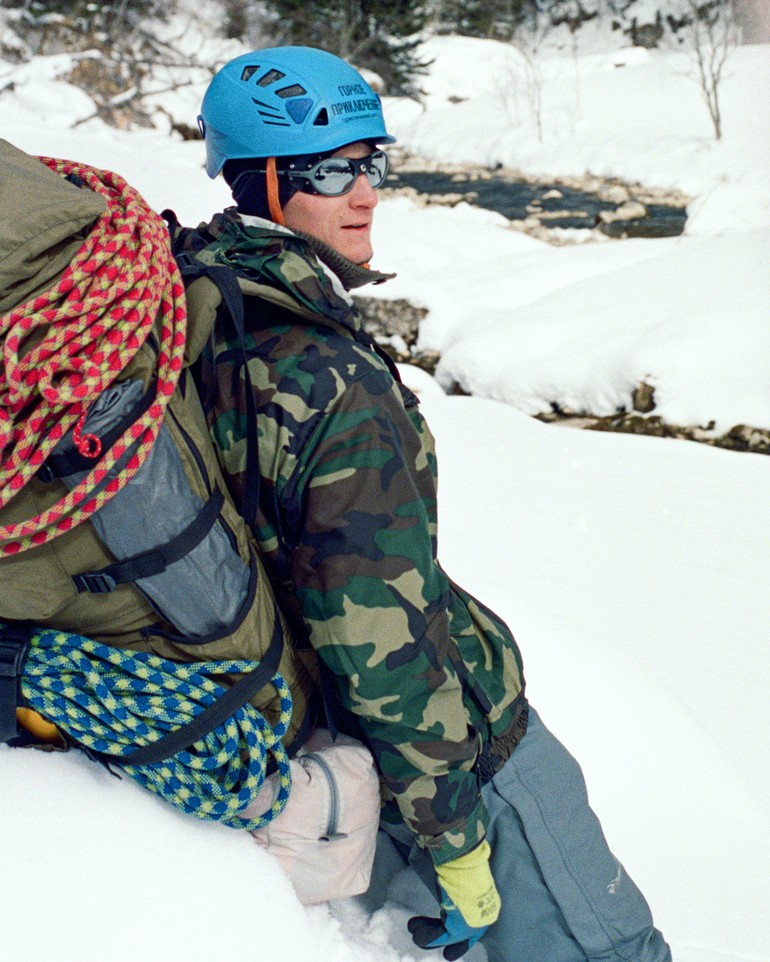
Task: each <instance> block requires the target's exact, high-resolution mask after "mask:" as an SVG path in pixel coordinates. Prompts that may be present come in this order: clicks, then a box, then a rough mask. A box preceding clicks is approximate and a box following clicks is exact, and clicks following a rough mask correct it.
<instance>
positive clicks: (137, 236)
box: [0, 157, 187, 555]
mask: <svg viewBox="0 0 770 962" xmlns="http://www.w3.org/2000/svg"><path fill="white" fill-rule="evenodd" d="M40 160H41V161H42V162H43V163H44V164H46V165H47V166H48V167H50V169H51V170H53V171H55V172H57V173H60V174H62V175H65V176H66V175H69V174H76V175H77V176H78V177H79V178H80V179H81V180H82V181H83V182H84V183H85V184H86V185H87V187H89V188H90V189H91V190H93V191H95V192H96V193H99V194H101V195H102V196H103V197H105V199H106V201H107V209H106V210H105V212H104V213H103V214H102V216H101V217H100V218H99V219H98V220H97V221H96V223H95V224H94V226H93V228H92V229H91V231H90V232H89V234H88V236H87V238H86V239H85V241H84V243H83V245H82V247H81V248H80V250H79V251H78V253H77V254H76V255H75V257H74V258H73V260H72V262H71V263H70V265H69V266H68V267H67V269H66V270H65V271H64V273H63V274H62V276H61V277H60V278H59V280H58V282H57V283H56V284H55V285H54V286H53V287H52V288H50V289H49V290H47V291H45V292H44V293H42V294H39V295H37V296H35V297H33V298H31V299H30V300H28V301H26V302H25V303H23V304H20V305H18V306H17V307H15V308H13V309H12V310H11V311H10V312H9V313H7V314H5V315H4V316H2V317H0V343H2V350H3V357H2V362H1V363H0V411H1V412H2V416H0V508H2V507H4V506H5V505H6V504H7V503H8V502H9V501H10V500H11V498H13V496H14V495H15V494H17V493H18V492H19V491H20V490H21V489H22V488H23V487H24V486H25V485H26V484H27V483H28V482H29V481H30V480H31V478H32V477H33V476H34V475H35V473H36V472H37V471H38V469H39V468H40V466H41V465H42V464H43V462H44V461H45V459H46V458H47V457H48V455H49V454H50V453H51V451H52V450H53V449H54V447H55V446H56V445H57V444H58V442H59V441H60V440H61V439H62V438H63V437H64V435H65V434H66V433H67V432H68V431H69V430H70V428H72V427H73V426H77V429H78V431H80V430H81V429H82V425H83V421H84V419H85V416H86V414H87V412H88V408H89V406H90V404H91V403H92V402H93V401H94V400H95V399H96V398H97V397H98V396H99V394H100V393H101V392H102V391H103V390H105V389H106V388H107V387H109V386H110V385H111V384H112V383H113V382H114V381H116V380H117V379H118V377H119V376H120V374H121V373H122V371H124V370H125V368H126V366H127V365H128V364H129V362H130V361H131V360H132V358H133V357H134V356H135V355H136V354H137V352H138V351H139V349H140V348H141V347H142V345H143V344H144V342H145V341H146V340H147V337H148V336H149V334H150V332H151V331H152V330H153V327H155V329H156V330H157V331H158V341H159V345H158V365H157V378H158V389H157V396H156V400H155V402H154V403H153V404H152V406H151V407H150V408H149V409H148V410H147V411H146V412H145V413H144V414H143V415H142V416H141V417H140V418H138V419H137V421H136V422H135V423H134V424H132V425H131V426H130V427H129V428H128V429H127V430H126V431H125V432H124V433H123V435H122V436H121V437H120V438H119V439H118V440H117V441H116V442H115V444H114V445H113V446H112V448H111V449H110V450H109V451H108V452H107V453H106V454H105V455H104V457H103V458H101V459H100V460H98V461H96V462H95V464H94V467H93V469H92V470H91V471H90V472H89V473H88V475H87V476H86V477H85V478H84V479H83V480H82V481H81V482H80V483H79V484H78V485H77V487H75V488H73V489H72V491H70V492H68V493H67V495H65V496H64V497H62V498H61V500H60V501H59V502H58V503H57V504H55V505H54V506H53V507H51V508H49V509H48V510H46V511H44V512H43V513H42V514H40V515H38V516H37V517H34V518H30V519H28V520H25V521H22V522H19V523H17V524H12V525H7V526H5V527H2V528H0V554H3V555H13V554H17V553H19V552H21V551H25V550H27V549H28V548H31V547H34V546H35V545H40V544H45V543H46V542H48V541H51V540H53V539H54V538H56V537H58V536H59V535H61V534H64V533H65V532H66V531H69V530H70V529H72V528H73V527H75V526H76V525H78V524H80V523H81V522H82V521H84V520H86V519H87V518H89V517H90V516H91V515H92V514H93V513H94V512H95V511H97V510H98V509H99V508H100V507H101V506H102V505H103V504H104V503H105V502H106V501H108V500H109V499H110V498H111V497H113V496H114V495H115V494H117V493H118V491H120V490H121V488H123V486H124V485H125V484H127V483H128V481H129V480H130V479H131V478H132V477H133V475H134V474H136V472H137V470H138V469H139V467H140V466H141V464H142V463H143V462H144V460H145V459H146V458H147V455H148V454H149V452H150V449H151V448H152V445H153V444H154V443H155V439H156V437H157V434H158V430H159V428H160V425H161V422H162V420H163V416H164V413H165V409H166V407H167V405H168V402H169V400H170V398H171V395H172V394H173V392H174V389H175V387H176V384H177V381H178V379H179V375H180V373H181V370H182V366H183V359H184V346H185V338H186V320H187V313H186V307H185V300H184V285H183V283H182V279H181V277H180V275H179V270H178V268H177V266H176V262H175V261H174V258H173V255H172V253H171V247H170V242H169V237H168V231H167V229H166V225H165V222H164V221H163V220H162V219H161V218H160V217H159V216H158V215H157V214H156V213H155V212H154V211H152V210H151V209H150V208H149V207H148V206H147V204H146V203H145V201H144V200H143V198H142V197H141V196H140V195H139V193H138V192H137V191H136V190H134V189H133V188H132V187H130V186H129V185H128V184H127V183H126V181H125V180H123V178H122V177H120V176H118V175H117V174H114V173H112V172H111V171H100V170H96V169H94V168H92V167H87V166H85V165H83V164H76V163H72V162H70V161H65V160H56V159H54V158H50V157H41V158H40ZM156 320H157V323H156ZM30 345H33V346H32V347H30ZM81 440H82V442H83V444H84V445H86V447H87V449H88V452H89V454H88V456H91V457H94V458H98V457H99V453H100V452H99V450H98V448H97V446H95V445H94V440H98V439H94V440H92V436H89V435H86V436H85V437H83V438H82V439H81ZM132 445H135V446H136V447H135V450H134V452H133V456H132V457H131V458H130V459H129V461H128V464H127V466H126V467H125V468H124V469H121V471H120V472H119V473H118V476H117V477H114V478H111V477H110V471H111V469H112V468H113V467H114V466H115V465H116V464H117V463H118V461H119V460H120V459H121V458H122V456H123V455H124V454H125V452H126V451H127V450H128V449H129V448H130V447H132Z"/></svg>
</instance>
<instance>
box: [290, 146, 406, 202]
mask: <svg viewBox="0 0 770 962" xmlns="http://www.w3.org/2000/svg"><path fill="white" fill-rule="evenodd" d="M279 173H281V174H284V175H285V176H287V177H290V178H291V179H292V181H295V185H294V186H296V187H297V188H298V189H299V190H302V191H305V192H306V193H310V194H323V195H324V196H326V197H340V196H341V195H342V194H347V193H348V192H349V191H351V190H352V189H353V185H354V184H355V182H356V180H358V178H359V177H360V176H361V174H365V175H366V179H367V180H368V181H369V184H370V186H372V187H374V188H375V189H376V188H377V187H381V186H382V184H383V183H384V182H385V178H386V177H387V174H388V155H387V154H386V153H385V151H384V150H375V151H374V152H373V153H371V154H369V156H368V157H361V158H360V159H358V158H356V159H353V158H351V157H324V159H323V160H319V161H318V162H317V163H315V164H313V165H312V167H309V168H308V169H307V170H303V171H299V170H286V171H279ZM296 181H299V183H296Z"/></svg>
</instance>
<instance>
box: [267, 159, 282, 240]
mask: <svg viewBox="0 0 770 962" xmlns="http://www.w3.org/2000/svg"><path fill="white" fill-rule="evenodd" d="M265 180H266V182H267V207H268V210H269V211H270V218H271V220H273V222H274V223H276V224H280V225H281V226H282V227H285V226H286V221H285V220H284V218H283V211H282V210H281V200H280V198H279V196H278V172H277V169H276V164H275V157H268V158H267V164H266V165H265Z"/></svg>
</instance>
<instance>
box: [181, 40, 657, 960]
mask: <svg viewBox="0 0 770 962" xmlns="http://www.w3.org/2000/svg"><path fill="white" fill-rule="evenodd" d="M199 123H200V126H201V130H202V132H203V135H204V138H205V143H206V152H207V171H208V173H209V175H210V176H211V177H216V176H217V175H218V174H219V173H220V172H222V173H223V175H224V177H225V179H226V180H227V182H228V184H229V185H230V188H231V190H232V193H233V197H234V199H235V202H236V204H237V209H230V210H228V211H225V212H224V214H221V215H218V216H217V217H215V218H214V220H213V221H212V223H211V224H210V225H209V226H208V228H207V229H206V230H204V231H203V232H202V234H198V235H197V237H196V239H195V241H194V244H195V248H196V252H197V253H196V256H197V257H198V258H199V259H201V260H203V261H205V262H207V263H209V264H220V265H221V264H224V265H229V266H231V267H233V268H234V269H235V270H236V271H237V272H238V274H239V276H240V278H241V279H242V288H243V291H244V294H245V298H244V304H245V328H246V335H247V339H246V349H247V361H246V363H245V364H244V363H243V357H242V355H241V353H240V352H239V351H238V350H237V348H236V347H235V341H233V340H232V339H231V338H230V336H229V331H228V330H227V329H226V328H223V327H222V326H220V327H219V328H218V329H217V330H216V331H215V335H214V338H213V341H212V344H211V345H210V348H209V350H208V352H207V355H206V358H205V361H204V365H203V368H202V374H201V378H202V381H203V393H204V396H205V404H206V406H207V410H208V416H209V423H210V426H211V430H212V436H213V438H214V441H215V444H216V446H217V448H218V450H219V454H220V460H221V464H222V468H223V471H224V473H225V477H226V479H227V481H228V484H229V486H230V488H231V490H232V492H233V494H234V496H235V498H236V501H237V502H238V503H239V504H240V506H241V510H242V511H243V513H244V515H245V516H246V517H247V519H248V520H250V521H251V523H252V527H253V530H254V532H255V535H256V537H257V539H258V540H259V543H260V546H261V549H262V554H263V557H264V559H265V562H266V567H267V570H268V572H269V573H270V577H271V580H272V581H273V583H274V585H275V586H276V589H277V591H278V593H279V596H280V598H281V601H282V603H283V607H284V610H285V611H286V613H287V615H288V617H289V619H290V621H291V622H292V624H293V627H294V629H295V631H296V632H297V635H298V637H300V638H302V639H303V641H304V643H305V645H306V650H305V653H304V654H305V657H306V658H307V660H308V662H309V663H311V664H312V663H314V662H315V661H316V659H317V663H316V664H315V666H314V671H315V673H316V676H317V677H318V678H319V683H320V685H321V688H322V689H323V694H324V703H325V706H326V715H327V721H328V722H329V723H331V724H333V725H335V726H337V727H340V728H346V729H347V730H349V731H350V732H351V733H355V734H357V735H359V737H362V738H363V739H364V741H365V742H366V743H367V744H368V745H369V747H370V749H371V750H372V753H373V755H374V757H375V759H376V762H377V766H378V770H379V772H380V776H381V780H382V790H383V798H384V808H383V826H384V828H385V829H386V830H387V832H388V833H389V835H390V836H391V837H392V838H393V839H395V843H394V844H395V846H396V848H397V850H398V851H399V852H401V853H403V854H404V856H405V857H406V858H408V859H409V861H410V862H411V863H412V864H413V865H414V866H415V868H416V870H417V872H418V873H420V874H422V875H423V877H425V875H426V868H427V869H429V870H430V874H431V876H432V881H433V883H434V885H435V888H436V891H437V892H438V894H439V897H440V906H439V907H437V909H436V911H435V913H434V915H437V916H438V917H433V916H431V915H428V916H421V917H418V918H414V919H412V920H411V922H410V924H409V928H410V931H411V932H412V936H413V939H414V941H415V942H416V943H417V945H419V946H421V947H423V948H433V947H443V949H444V956H445V958H447V959H449V960H451V959H456V958H459V957H460V956H461V955H463V954H464V953H465V952H466V951H467V950H468V948H469V947H470V946H472V945H473V944H474V943H476V942H477V941H479V940H481V941H482V943H483V945H484V947H485V949H486V952H487V955H488V957H489V959H491V960H496V962H514V960H516V962H585V960H587V959H588V960H593V959H597V960H598V959H602V960H621V959H623V960H631V959H633V960H634V962H664V960H667V959H670V952H669V950H668V947H667V946H666V944H665V942H664V940H663V938H662V936H661V935H660V933H659V932H657V930H655V929H654V928H653V925H652V919H651V917H650V913H649V909H648V908H647V905H646V903H645V901H644V899H643V897H642V896H641V894H640V893H639V891H638V889H637V888H636V887H635V886H634V884H633V882H632V881H631V880H630V879H629V878H628V877H627V876H626V875H625V873H624V872H623V870H622V868H621V866H620V863H619V862H617V860H616V859H615V858H614V857H613V856H612V854H611V853H610V851H609V849H608V847H607V844H606V842H605V840H604V837H603V835H602V832H601V828H600V826H599V824H598V822H597V820H596V818H595V816H594V815H593V813H592V812H591V810H590V808H589V807H588V803H587V798H586V793H585V786H584V783H583V779H582V774H581V772H580V769H579V767H578V766H577V764H576V763H575V761H574V760H573V759H572V758H571V757H570V756H569V754H568V753H567V752H566V751H565V750H564V748H563V747H562V746H561V745H560V744H559V743H558V742H557V741H556V740H555V739H554V738H553V736H552V735H550V733H549V732H548V731H547V729H545V728H544V726H543V725H542V723H541V721H540V719H539V718H538V716H537V714H536V713H535V712H534V711H533V710H532V709H531V708H530V707H529V706H528V704H527V701H526V698H525V696H524V680H523V673H522V662H521V656H520V653H519V650H518V647H517V645H516V643H515V641H514V639H513V637H512V635H511V633H510V631H509V629H508V627H507V626H506V625H505V624H504V623H503V622H502V621H501V620H500V619H499V618H498V617H497V616H496V615H495V614H494V613H493V612H491V611H489V610H488V609H486V608H484V607H483V606H482V605H481V604H480V603H479V602H478V601H476V599H474V598H472V597H471V596H470V595H468V594H467V593H466V592H464V591H463V590H462V589H461V588H460V587H458V586H457V585H455V584H453V583H452V582H451V581H450V580H449V578H448V577H447V576H446V574H445V573H444V572H443V570H442V569H441V566H440V564H439V562H438V559H437V555H436V551H437V516H436V459H435V452H434V448H433V441H432V438H431V435H430V433H429V431H428V428H427V425H426V424H425V422H424V420H423V419H422V417H421V414H420V412H419V408H418V404H417V399H416V398H415V397H414V395H413V394H412V393H411V392H410V391H409V390H408V389H406V388H405V387H404V386H403V385H402V384H401V383H400V382H399V380H398V377H397V372H396V371H395V369H394V368H393V366H392V365H389V364H388V362H387V361H386V360H385V359H384V358H383V357H382V356H380V354H379V353H378V352H377V351H376V349H375V347H374V345H373V344H372V342H371V339H370V338H369V337H368V336H367V335H366V334H365V333H364V332H363V331H362V330H361V326H360V318H359V315H358V312H357V310H356V308H355V306H354V304H353V302H352V299H351V297H350V294H349V291H350V290H352V289H354V288H355V287H358V286H361V285H362V284H365V283H370V282H373V283H380V282H382V281H384V280H386V279H387V276H388V275H384V274H380V273H378V272H376V271H372V270H371V269H370V268H369V266H368V262H369V260H370V258H371V256H372V246H371V226H372V220H373V216H374V211H375V207H376V205H377V193H376V190H377V188H378V187H379V186H381V184H382V183H383V182H384V180H385V177H386V174H387V157H386V154H385V153H384V151H382V149H381V146H382V145H383V144H388V143H392V142H393V140H394V138H393V137H391V136H390V135H388V133H387V131H386V129H385V124H384V120H383V117H382V110H381V105H380V102H379V99H378V97H377V96H376V94H375V93H374V92H373V91H372V90H371V88H370V87H369V85H368V84H367V83H366V81H365V80H364V79H363V78H362V77H361V76H360V74H358V73H357V71H355V70H353V68H351V67H350V66H349V65H347V64H345V63H344V62H343V61H341V60H339V59H338V58H336V57H334V56H332V55H330V54H328V53H325V52H324V51H320V50H315V49H311V48H302V47H285V48H273V49H266V50H258V51H254V52H253V53H250V54H247V55H244V56H242V57H239V58H237V59H235V60H234V61H232V62H230V63H229V64H227V65H226V66H225V67H224V68H222V70H221V71H220V72H219V73H218V74H217V75H216V76H215V78H214V79H213V81H212V83H211V85H210V87H209V89H208V91H207V93H206V97H205V99H204V102H203V107H202V111H201V117H200V118H199ZM204 245H205V246H204ZM201 247H202V249H201ZM255 426H256V434H257V436H258V439H259V445H258V463H257V464H256V465H255V464H254V463H251V464H250V457H251V456H250V451H252V450H253V446H252V445H253V437H250V433H253V432H254V430H255ZM250 442H252V443H251V444H250ZM434 872H435V875H433V873H434ZM415 878H416V876H415ZM374 885H375V886H376V885H377V879H376V878H375V882H374Z"/></svg>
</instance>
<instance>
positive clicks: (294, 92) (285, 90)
mask: <svg viewBox="0 0 770 962" xmlns="http://www.w3.org/2000/svg"><path fill="white" fill-rule="evenodd" d="M275 93H276V96H277V97H282V98H283V99H284V100H286V98H287V97H301V96H302V94H306V93H307V90H305V88H304V87H303V86H302V84H292V85H291V87H281V89H280V90H276V92H275Z"/></svg>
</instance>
